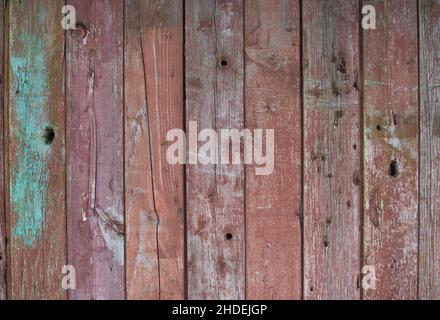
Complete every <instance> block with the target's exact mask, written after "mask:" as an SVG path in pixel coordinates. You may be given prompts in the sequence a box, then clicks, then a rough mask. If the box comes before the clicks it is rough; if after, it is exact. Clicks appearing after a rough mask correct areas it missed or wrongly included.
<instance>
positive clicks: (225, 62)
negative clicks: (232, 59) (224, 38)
mask: <svg viewBox="0 0 440 320" xmlns="http://www.w3.org/2000/svg"><path fill="white" fill-rule="evenodd" d="M220 63H221V65H222V66H227V65H228V61H226V60H222V61H221V62H220Z"/></svg>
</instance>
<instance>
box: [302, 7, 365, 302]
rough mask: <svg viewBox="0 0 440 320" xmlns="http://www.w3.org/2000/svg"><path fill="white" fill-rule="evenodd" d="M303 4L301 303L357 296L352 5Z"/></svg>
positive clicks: (355, 30) (356, 67)
mask: <svg viewBox="0 0 440 320" xmlns="http://www.w3.org/2000/svg"><path fill="white" fill-rule="evenodd" d="M303 5H304V6H303V30H304V33H303V46H304V47H303V52H304V55H303V67H304V298H305V299H359V298H360V289H359V286H358V276H359V272H360V263H361V262H360V259H361V253H360V243H361V242H360V241H361V238H360V218H361V207H362V206H361V199H360V193H361V190H360V183H361V182H360V180H361V160H360V150H361V144H360V112H361V109H360V93H359V90H358V86H359V74H360V64H359V15H358V12H359V8H358V1H357V0H349V1H347V0H332V1H320V0H308V1H305V2H303Z"/></svg>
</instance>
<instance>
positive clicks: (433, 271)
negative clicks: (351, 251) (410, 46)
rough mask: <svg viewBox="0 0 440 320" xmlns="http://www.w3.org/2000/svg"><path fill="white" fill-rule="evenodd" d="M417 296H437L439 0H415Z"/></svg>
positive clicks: (439, 249)
mask: <svg viewBox="0 0 440 320" xmlns="http://www.w3.org/2000/svg"><path fill="white" fill-rule="evenodd" d="M419 14H420V16H419V22H420V33H419V34H420V39H419V43H420V49H419V52H420V164H419V167H420V202H419V209H420V235H419V237H420V240H419V298H420V299H440V276H439V275H440V103H439V98H440V42H439V39H440V2H439V1H434V0H423V1H419Z"/></svg>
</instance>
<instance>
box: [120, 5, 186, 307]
mask: <svg viewBox="0 0 440 320" xmlns="http://www.w3.org/2000/svg"><path fill="white" fill-rule="evenodd" d="M125 12H126V19H125V159H126V162H125V183H126V185H125V192H126V195H125V204H126V217H127V218H126V248H127V256H126V259H127V262H126V263H127V265H126V268H127V271H126V273H127V298H128V299H167V300H169V299H183V298H184V296H185V283H184V262H185V258H184V244H185V241H184V176H183V174H184V168H183V165H171V164H169V163H168V162H167V160H166V152H167V149H168V143H167V142H166V136H167V132H168V131H169V130H171V129H183V126H184V120H183V112H184V109H183V2H182V1H180V0H149V1H142V0H141V1H139V0H127V1H126V4H125Z"/></svg>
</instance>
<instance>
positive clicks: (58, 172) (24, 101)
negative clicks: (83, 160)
mask: <svg viewBox="0 0 440 320" xmlns="http://www.w3.org/2000/svg"><path fill="white" fill-rule="evenodd" d="M62 3H63V1H58V0H57V1H52V2H50V3H49V2H47V1H45V0H35V1H29V2H24V1H18V0H14V1H9V4H8V10H9V13H8V14H9V21H10V24H9V52H8V60H7V61H8V64H7V66H8V68H9V70H8V73H9V76H8V78H7V87H8V91H9V92H8V97H9V123H8V124H9V141H8V142H9V147H8V149H9V159H8V161H9V170H10V172H9V176H10V181H9V184H10V187H9V188H10V190H9V194H8V197H9V198H8V201H9V202H10V204H9V208H10V212H9V216H10V228H11V229H10V236H11V239H10V252H11V256H10V261H11V262H10V268H11V271H10V274H11V288H10V292H11V296H10V297H11V298H12V299H63V298H65V297H66V292H65V291H64V290H63V289H62V287H61V278H62V273H61V270H62V267H63V265H65V262H66V245H65V244H66V223H65V218H66V216H65V206H64V198H65V192H64V190H65V159H64V128H65V123H64V114H65V109H64V32H63V29H62V28H60V19H59V17H60V12H61V5H62ZM54 62H56V63H54Z"/></svg>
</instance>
